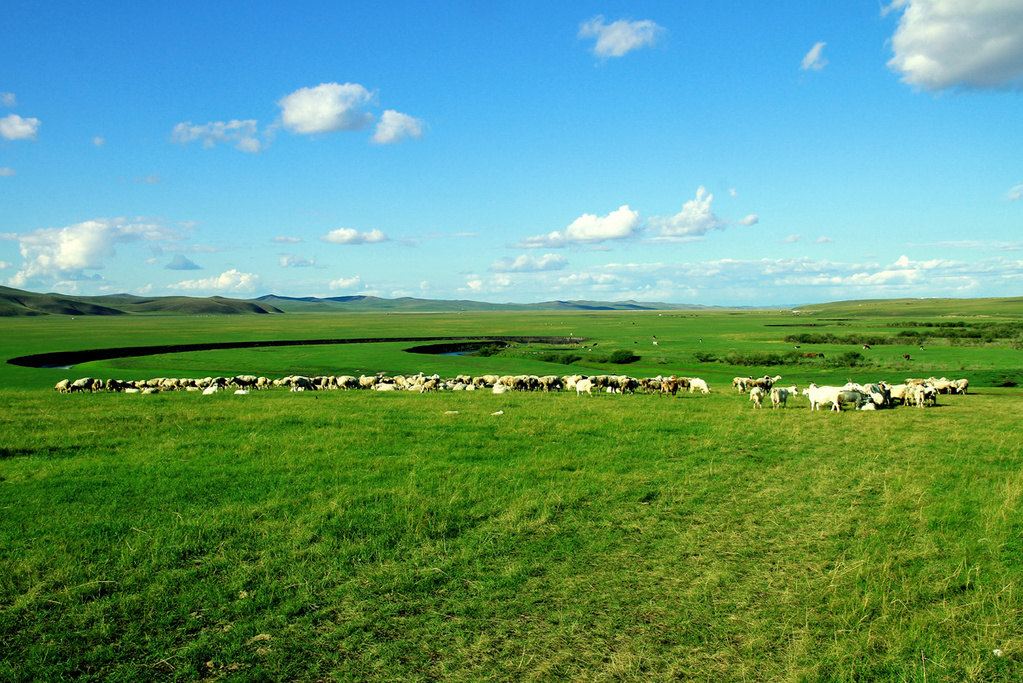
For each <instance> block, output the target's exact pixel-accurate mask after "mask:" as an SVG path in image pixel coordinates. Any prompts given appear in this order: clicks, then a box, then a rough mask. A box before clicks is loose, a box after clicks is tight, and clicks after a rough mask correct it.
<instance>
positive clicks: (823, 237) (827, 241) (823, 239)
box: [815, 235, 835, 244]
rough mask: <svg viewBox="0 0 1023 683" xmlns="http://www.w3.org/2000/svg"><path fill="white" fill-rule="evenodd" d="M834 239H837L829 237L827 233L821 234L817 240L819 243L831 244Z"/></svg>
mask: <svg viewBox="0 0 1023 683" xmlns="http://www.w3.org/2000/svg"><path fill="white" fill-rule="evenodd" d="M834 241H835V240H833V239H831V238H830V237H827V236H826V235H821V236H820V237H818V238H817V239H816V240H815V242H817V244H831V243H832V242H834Z"/></svg>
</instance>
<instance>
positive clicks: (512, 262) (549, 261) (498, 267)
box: [490, 254, 568, 273]
mask: <svg viewBox="0 0 1023 683" xmlns="http://www.w3.org/2000/svg"><path fill="white" fill-rule="evenodd" d="M567 264H568V261H566V260H565V257H564V256H560V255H558V254H544V255H543V256H540V257H539V258H537V257H534V256H530V255H529V254H522V255H521V256H517V257H515V258H503V259H500V260H499V261H495V262H494V263H493V264H491V266H490V271H491V272H493V273H538V272H542V271H548V270H560V269H562V268H564V267H565V266H566V265H567Z"/></svg>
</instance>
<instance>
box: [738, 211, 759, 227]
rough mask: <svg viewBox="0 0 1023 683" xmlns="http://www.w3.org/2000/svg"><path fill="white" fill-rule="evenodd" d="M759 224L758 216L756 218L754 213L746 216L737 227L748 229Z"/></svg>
mask: <svg viewBox="0 0 1023 683" xmlns="http://www.w3.org/2000/svg"><path fill="white" fill-rule="evenodd" d="M759 222H760V216H758V215H757V214H755V213H751V214H749V215H748V216H746V217H745V218H743V219H742V220H741V221H739V225H745V226H746V227H749V226H751V225H756V224H757V223H759Z"/></svg>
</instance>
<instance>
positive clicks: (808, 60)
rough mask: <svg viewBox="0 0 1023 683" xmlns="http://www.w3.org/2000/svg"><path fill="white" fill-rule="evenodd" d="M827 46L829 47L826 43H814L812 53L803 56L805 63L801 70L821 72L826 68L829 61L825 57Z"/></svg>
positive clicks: (801, 65)
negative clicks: (825, 47)
mask: <svg viewBox="0 0 1023 683" xmlns="http://www.w3.org/2000/svg"><path fill="white" fill-rule="evenodd" d="M825 45H827V43H825V42H817V43H814V44H813V47H811V48H810V51H809V52H807V53H806V54H805V55H803V62H802V64H800V67H799V68H801V69H802V70H803V71H820V70H821V69H823V68H824V67H826V66H827V65H828V60H827V59H825V57H824V46H825Z"/></svg>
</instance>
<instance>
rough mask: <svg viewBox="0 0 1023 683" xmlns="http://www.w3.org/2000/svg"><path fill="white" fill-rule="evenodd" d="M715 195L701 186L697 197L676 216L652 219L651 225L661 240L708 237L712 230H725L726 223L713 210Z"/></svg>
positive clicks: (683, 206) (686, 204) (697, 191)
mask: <svg viewBox="0 0 1023 683" xmlns="http://www.w3.org/2000/svg"><path fill="white" fill-rule="evenodd" d="M713 203H714V195H713V194H711V193H710V192H708V191H707V188H705V187H704V186H702V185H701V186H700V187H698V188H697V190H696V197H694V198H693V199H690V200H689V201H687V202H686V203H685V204H683V205H682V210H681V211H679V212H678V213H677V214H675V215H674V216H667V217H660V218H652V219H650V223H651V225H653V226H654V227H656V228H657V229H658V233H659V237H660V238H667V239H674V238H690V237H700V236H703V235H706V234H707V233H708V232H710V231H711V230H723V229H724V228H725V222H724V221H722V220H721V219H720V218H718V217H717V216H716V215H715V214H714V211H713V209H712V205H713Z"/></svg>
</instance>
